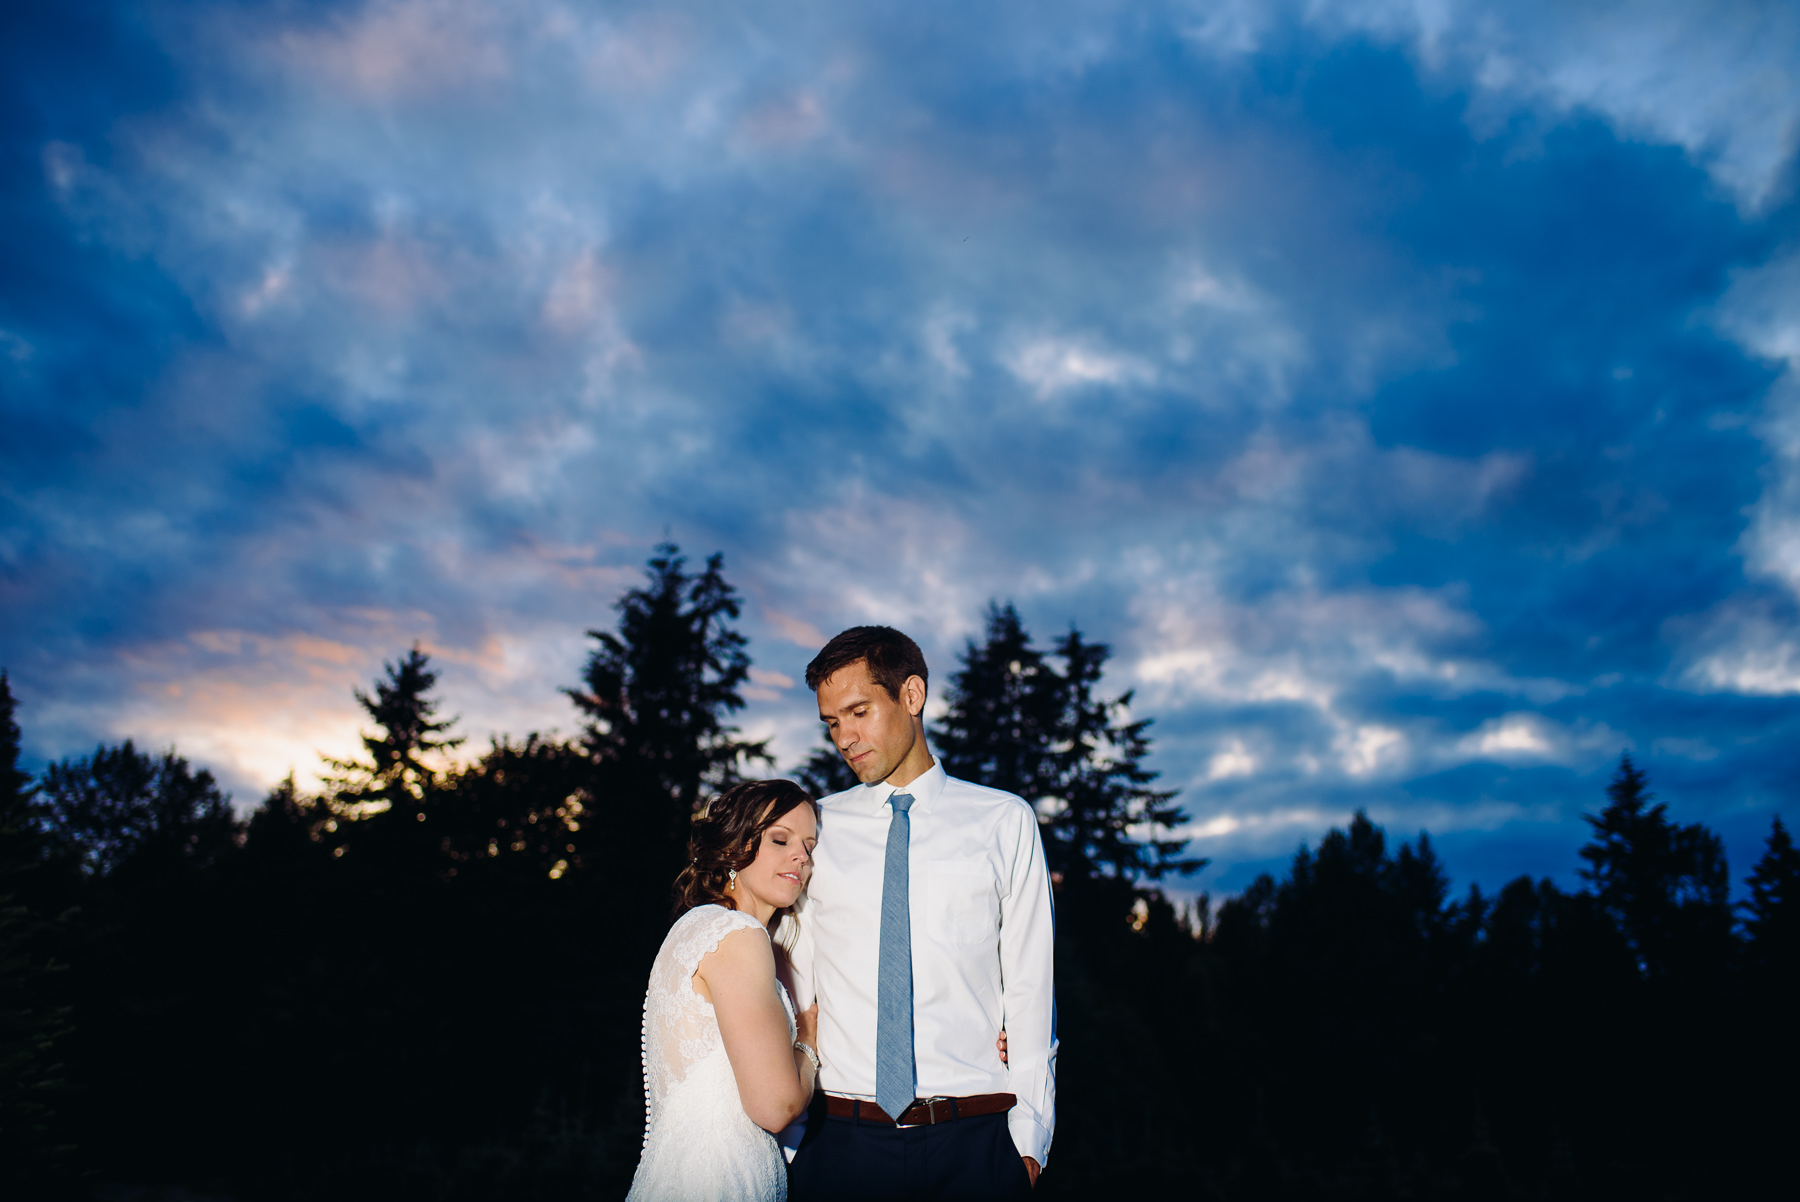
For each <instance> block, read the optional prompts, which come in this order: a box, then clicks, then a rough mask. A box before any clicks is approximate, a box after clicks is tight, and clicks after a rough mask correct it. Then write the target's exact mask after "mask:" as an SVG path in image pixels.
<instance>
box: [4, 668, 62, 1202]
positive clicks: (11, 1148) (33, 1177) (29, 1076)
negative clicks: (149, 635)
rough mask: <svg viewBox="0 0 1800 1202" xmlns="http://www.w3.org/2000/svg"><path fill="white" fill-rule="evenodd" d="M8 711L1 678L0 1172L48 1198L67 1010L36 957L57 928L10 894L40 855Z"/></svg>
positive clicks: (57, 1138) (8, 694) (57, 1157)
mask: <svg viewBox="0 0 1800 1202" xmlns="http://www.w3.org/2000/svg"><path fill="white" fill-rule="evenodd" d="M13 711H14V702H13V695H12V684H11V681H10V680H8V678H7V675H6V673H4V672H0V1165H4V1166H5V1167H4V1169H0V1173H3V1174H4V1175H5V1177H6V1179H7V1180H8V1181H10V1182H12V1183H13V1186H14V1188H15V1189H18V1190H19V1191H20V1196H21V1197H23V1196H25V1195H27V1194H42V1195H45V1196H48V1195H51V1194H53V1193H54V1192H56V1191H57V1190H58V1189H60V1188H63V1187H66V1186H67V1185H68V1184H69V1183H70V1181H71V1178H72V1165H73V1159H74V1148H73V1146H71V1145H70V1144H69V1143H68V1142H67V1141H66V1139H65V1138H64V1132H63V1130H62V1127H61V1123H60V1122H59V1116H58V1103H59V1102H61V1100H62V1098H63V1096H64V1095H65V1093H66V1090H67V1083H66V1081H65V1079H64V1075H63V1068H62V1064H61V1063H60V1060H59V1045H60V1044H62V1043H63V1042H65V1041H66V1040H67V1038H68V1036H69V1033H70V1025H69V1017H70V1010H69V1008H68V1007H67V1006H64V1005H59V1004H58V1002H57V1000H56V999H55V998H54V997H53V995H52V994H51V990H50V988H49V987H50V985H51V983H52V981H53V980H54V977H55V974H56V973H57V972H58V971H59V968H58V966H57V964H56V963H55V962H53V961H52V960H50V959H49V957H48V956H47V955H46V954H45V951H44V944H45V943H46V937H47V936H49V935H51V934H54V933H55V931H56V930H57V928H59V927H60V926H61V925H62V924H60V923H56V922H50V921H46V920H45V919H44V918H43V917H42V916H41V915H39V914H37V913H36V912H35V911H34V910H33V909H32V908H31V907H30V906H28V905H26V904H24V903H23V902H22V901H21V900H20V898H19V896H18V894H17V892H16V891H15V890H16V889H17V888H18V887H19V886H21V885H22V884H24V883H26V879H27V878H28V876H29V875H30V874H31V872H32V871H33V869H34V868H36V867H37V864H38V859H39V855H38V850H37V840H36V838H35V832H34V830H33V826H34V822H33V816H32V814H31V809H30V807H31V800H32V789H31V778H30V777H29V776H28V775H26V774H25V773H24V772H23V771H21V770H20V769H19V751H20V746H19V725H18V723H17V722H16V721H14V719H13Z"/></svg>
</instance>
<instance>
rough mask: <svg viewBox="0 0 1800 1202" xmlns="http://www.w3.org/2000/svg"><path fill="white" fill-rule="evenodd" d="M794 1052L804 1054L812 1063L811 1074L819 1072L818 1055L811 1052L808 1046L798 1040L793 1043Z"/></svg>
mask: <svg viewBox="0 0 1800 1202" xmlns="http://www.w3.org/2000/svg"><path fill="white" fill-rule="evenodd" d="M794 1050H795V1051H796V1052H805V1053H806V1058H807V1059H808V1060H810V1061H812V1066H813V1072H815V1073H816V1072H818V1071H819V1054H818V1053H817V1052H815V1051H813V1050H812V1048H811V1047H809V1046H808V1045H806V1044H804V1043H801V1042H800V1041H799V1040H798V1039H796V1040H795V1041H794Z"/></svg>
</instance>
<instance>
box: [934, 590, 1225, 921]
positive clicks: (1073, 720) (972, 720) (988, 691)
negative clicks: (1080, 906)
mask: <svg viewBox="0 0 1800 1202" xmlns="http://www.w3.org/2000/svg"><path fill="white" fill-rule="evenodd" d="M1109 654H1110V652H1109V650H1108V648H1107V646H1106V645H1105V644H1104V643H1089V642H1087V641H1086V640H1084V639H1083V638H1082V636H1081V632H1080V631H1078V630H1073V629H1072V630H1070V631H1069V633H1068V635H1067V636H1065V637H1064V639H1063V640H1062V642H1060V643H1059V644H1058V645H1057V647H1056V649H1055V651H1054V652H1052V653H1050V654H1046V653H1044V652H1042V651H1039V650H1037V649H1036V648H1034V647H1033V646H1032V645H1031V637H1030V635H1029V634H1028V633H1027V632H1026V630H1025V627H1024V624H1023V623H1022V622H1021V621H1020V619H1019V614H1018V611H1017V610H1016V609H1014V608H1013V606H1011V605H1006V606H1000V605H997V604H996V605H991V606H990V607H989V609H988V615H987V631H986V638H985V641H983V642H982V643H980V644H977V643H975V642H974V641H972V640H971V641H970V642H969V643H968V645H967V646H966V647H965V649H964V651H963V653H962V655H961V657H960V658H961V664H962V666H961V668H959V669H958V670H957V671H956V672H955V673H954V674H952V676H951V678H950V687H949V689H948V690H946V696H945V701H946V703H947V709H946V712H945V714H944V717H943V719H942V720H941V721H940V722H938V723H937V725H936V727H935V729H934V731H933V733H932V740H933V745H934V746H935V748H936V749H937V752H938V754H939V756H940V757H941V758H942V759H943V761H944V767H945V770H946V771H948V772H950V773H952V774H954V775H956V776H960V777H962V778H964V779H966V780H973V781H977V782H979V783H981V784H985V785H988V786H991V787H993V788H997V789H1005V790H1007V791H1008V792H1012V793H1017V794H1018V795H1019V796H1021V797H1023V798H1025V799H1026V800H1027V801H1030V802H1032V803H1033V805H1035V806H1036V807H1037V811H1038V820H1039V823H1040V825H1041V826H1042V829H1043V834H1044V852H1045V855H1046V857H1047V858H1048V860H1049V863H1050V869H1051V871H1052V872H1054V873H1056V874H1057V875H1058V878H1059V879H1060V880H1062V881H1063V882H1064V883H1065V885H1070V884H1073V883H1074V882H1077V881H1085V880H1089V879H1091V878H1094V877H1098V876H1104V877H1109V878H1111V879H1113V880H1115V881H1118V882H1121V883H1123V882H1130V881H1138V880H1142V879H1146V878H1147V879H1149V880H1157V879H1159V878H1160V877H1161V876H1162V875H1163V873H1165V872H1169V871H1175V872H1188V871H1192V870H1195V869H1197V868H1199V867H1201V866H1202V865H1203V864H1204V863H1205V861H1204V860H1198V859H1182V858H1180V855H1179V853H1180V851H1181V849H1182V848H1183V847H1185V846H1186V842H1187V841H1186V840H1181V839H1168V838H1158V837H1157V835H1158V834H1159V833H1163V832H1166V831H1167V830H1168V829H1169V828H1170V827H1173V826H1176V825H1178V824H1180V823H1181V822H1184V821H1186V818H1187V816H1186V814H1185V813H1183V812H1182V810H1181V809H1180V808H1179V807H1177V806H1174V805H1172V804H1170V801H1171V799H1172V798H1173V797H1174V794H1173V793H1172V792H1165V791H1162V790H1158V789H1153V788H1151V787H1150V784H1151V782H1152V781H1154V780H1155V779H1156V777H1157V774H1156V773H1155V772H1153V771H1150V770H1149V769H1147V768H1146V767H1144V760H1145V759H1146V758H1147V757H1148V755H1149V751H1150V739H1149V736H1148V734H1147V731H1148V729H1149V726H1150V722H1149V720H1148V719H1143V720H1139V721H1136V722H1132V721H1129V720H1128V717H1127V716H1128V714H1129V710H1130V705H1131V694H1130V693H1125V694H1124V695H1123V696H1120V697H1117V698H1112V699H1105V698H1100V697H1096V696H1095V694H1094V690H1095V689H1096V687H1097V686H1098V685H1099V682H1100V677H1101V674H1102V672H1103V671H1104V669H1105V665H1106V660H1107V657H1108V655H1109ZM1056 661H1060V662H1061V667H1060V668H1059V667H1058V666H1057V663H1056Z"/></svg>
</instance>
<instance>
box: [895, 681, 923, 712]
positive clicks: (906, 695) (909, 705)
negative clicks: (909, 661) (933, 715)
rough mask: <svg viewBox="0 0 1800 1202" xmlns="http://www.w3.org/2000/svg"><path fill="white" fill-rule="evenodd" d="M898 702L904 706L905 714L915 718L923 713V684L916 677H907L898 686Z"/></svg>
mask: <svg viewBox="0 0 1800 1202" xmlns="http://www.w3.org/2000/svg"><path fill="white" fill-rule="evenodd" d="M900 702H901V704H902V705H904V706H906V712H907V713H909V714H911V715H912V716H913V717H915V718H917V717H918V716H919V715H920V714H922V713H924V712H925V682H924V680H922V679H921V678H919V677H917V676H908V677H907V678H906V681H905V683H904V684H902V685H901V686H900Z"/></svg>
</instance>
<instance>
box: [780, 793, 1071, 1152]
mask: <svg viewBox="0 0 1800 1202" xmlns="http://www.w3.org/2000/svg"><path fill="white" fill-rule="evenodd" d="M896 792H905V793H910V794H912V796H913V804H912V809H911V811H910V815H909V816H910V818H911V821H912V841H911V851H910V854H909V856H908V880H909V883H910V885H909V888H910V897H909V901H910V908H911V915H912V955H913V1057H914V1064H915V1066H916V1071H917V1074H918V1096H919V1097H921V1098H930V1097H966V1096H968V1095H971V1094H985V1093H1010V1094H1014V1095H1016V1096H1017V1097H1018V1099H1019V1100H1018V1104H1017V1105H1016V1106H1014V1107H1013V1109H1012V1111H1011V1113H1010V1114H1008V1116H1007V1126H1008V1129H1009V1130H1010V1131H1011V1133H1012V1138H1013V1143H1014V1144H1015V1145H1017V1147H1018V1149H1019V1154H1020V1155H1021V1156H1030V1157H1032V1158H1033V1159H1035V1160H1036V1161H1037V1162H1038V1163H1039V1164H1044V1163H1046V1162H1047V1159H1048V1155H1049V1151H1050V1137H1051V1135H1052V1133H1053V1132H1054V1131H1055V1129H1056V997H1055V993H1054V990H1053V985H1052V972H1053V958H1054V953H1053V949H1052V942H1053V931H1052V921H1053V920H1052V913H1051V901H1050V878H1049V873H1048V872H1047V870H1046V869H1045V866H1044V845H1043V841H1042V839H1041V838H1040V837H1039V835H1038V825H1037V816H1036V815H1035V814H1034V813H1033V812H1032V809H1031V806H1030V805H1028V804H1027V803H1026V802H1025V801H1023V800H1022V799H1020V798H1018V797H1016V796H1014V795H1013V794H1011V793H1002V792H1001V791H999V790H998V789H988V788H983V787H982V786H980V785H972V784H970V783H968V782H967V781H960V780H957V779H955V778H954V777H951V776H948V775H946V774H945V772H944V769H943V766H942V765H941V764H933V765H932V767H931V768H930V769H929V770H928V771H927V772H926V773H925V774H924V775H922V776H920V777H919V778H918V779H917V780H915V781H913V782H912V783H911V784H909V785H907V786H906V787H905V788H904V789H895V788H894V787H893V786H892V785H890V784H887V783H886V782H882V783H880V784H875V785H858V786H856V787H854V788H852V789H849V790H846V791H845V792H842V793H834V794H833V795H831V796H830V797H826V798H823V799H821V800H820V802H819V806H820V808H821V809H822V810H823V811H824V813H823V817H822V818H821V820H820V823H819V845H818V849H817V850H816V851H815V852H814V855H813V876H812V882H811V884H810V885H808V887H807V900H806V902H805V904H804V906H803V907H802V909H801V911H800V930H799V934H798V936H797V939H796V942H795V944H794V948H793V951H792V953H791V962H792V966H793V978H794V985H795V992H796V997H795V1004H796V1005H797V1006H800V1007H802V1008H804V1007H806V1006H808V1005H811V1004H812V1002H813V1001H815V1000H816V1001H818V1003H819V1055H820V1057H821V1058H822V1059H823V1061H824V1064H823V1067H822V1068H821V1069H820V1071H819V1083H820V1085H821V1086H822V1087H823V1088H824V1089H825V1090H826V1092H828V1093H833V1094H837V1095H838V1096H840V1097H846V1098H861V1099H864V1100H866V1101H873V1100H874V1098H875V1001H876V987H877V969H878V960H879V954H880V944H881V889H882V871H883V865H884V863H885V861H886V855H887V835H888V824H889V822H890V821H892V818H893V806H892V805H890V804H889V802H888V798H889V797H891V796H892V795H893V794H894V793H896ZM1002 1027H1004V1028H1005V1029H1006V1041H1007V1060H1008V1063H1007V1064H1002V1063H1001V1062H1000V1055H999V1053H998V1052H997V1051H996V1050H995V1047H994V1041H995V1040H996V1039H997V1038H998V1037H999V1034H1000V1030H1001V1028H1002Z"/></svg>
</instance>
